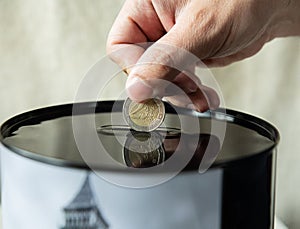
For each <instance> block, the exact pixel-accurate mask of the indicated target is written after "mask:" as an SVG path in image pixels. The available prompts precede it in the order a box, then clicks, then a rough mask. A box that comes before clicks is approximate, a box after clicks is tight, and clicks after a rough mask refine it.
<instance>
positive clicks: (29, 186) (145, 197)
mask: <svg viewBox="0 0 300 229" xmlns="http://www.w3.org/2000/svg"><path fill="white" fill-rule="evenodd" d="M122 105H123V101H103V102H97V103H94V102H87V103H76V104H66V105H60V106H53V107H47V108H42V109H38V110H34V111H30V112H27V113H24V114H20V115H18V116H15V117H13V118H11V119H10V120H8V121H7V122H5V123H4V124H3V125H2V127H1V142H2V146H1V154H2V159H1V176H2V177H1V182H2V190H1V191H2V211H3V228H4V229H20V228H22V229H33V228H34V229H35V228H43V229H54V228H57V229H71V228H72V229H79V228H81V229H100V228H112V229H121V228H126V229H135V228H136V229H140V228H143V229H154V228H155V229H159V228H161V229H168V228H170V229H171V228H172V229H174V228H188V229H199V228H204V229H221V228H222V229H247V228H249V229H254V228H255V229H270V228H273V218H274V194H275V192H274V184H275V166H276V164H275V162H276V145H277V143H278V141H279V134H278V131H277V130H276V128H274V127H273V126H272V125H271V124H269V123H267V122H265V121H263V120H261V119H259V118H256V117H253V116H251V115H247V114H244V113H241V112H237V111H233V110H224V109H219V110H216V111H211V112H206V113H197V112H194V111H191V110H187V109H181V108H176V109H175V108H174V107H172V106H170V105H168V104H165V106H166V117H165V120H164V123H163V125H162V126H161V127H160V128H159V129H158V130H157V131H155V132H151V133H143V132H134V131H132V130H130V129H129V128H128V127H127V126H126V123H125V121H124V119H123V117H122Z"/></svg>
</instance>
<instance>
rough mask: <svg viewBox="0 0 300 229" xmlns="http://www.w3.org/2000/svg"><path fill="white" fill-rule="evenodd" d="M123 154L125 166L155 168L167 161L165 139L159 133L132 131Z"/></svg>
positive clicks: (128, 135)
mask: <svg viewBox="0 0 300 229" xmlns="http://www.w3.org/2000/svg"><path fill="white" fill-rule="evenodd" d="M123 153H124V161H125V164H126V165H127V166H128V167H133V168H148V167H153V166H156V165H159V164H161V163H163V162H164V160H165V150H164V146H163V139H162V136H161V135H160V134H159V133H157V132H151V133H147V132H136V131H130V132H129V133H128V134H127V139H126V142H125V146H124V149H123Z"/></svg>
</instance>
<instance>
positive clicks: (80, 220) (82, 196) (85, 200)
mask: <svg viewBox="0 0 300 229" xmlns="http://www.w3.org/2000/svg"><path fill="white" fill-rule="evenodd" d="M63 211H64V215H65V225H64V226H63V227H61V229H107V228H109V226H108V223H107V222H106V221H105V219H104V218H103V216H102V214H101V212H100V210H99V207H98V204H97V201H96V198H95V196H94V193H93V190H92V187H91V184H90V175H89V174H87V176H86V178H85V180H84V182H83V184H82V186H81V187H80V189H79V191H78V192H77V194H76V195H75V196H74V198H73V199H72V200H71V202H70V203H69V204H67V205H66V206H65V207H64V208H63Z"/></svg>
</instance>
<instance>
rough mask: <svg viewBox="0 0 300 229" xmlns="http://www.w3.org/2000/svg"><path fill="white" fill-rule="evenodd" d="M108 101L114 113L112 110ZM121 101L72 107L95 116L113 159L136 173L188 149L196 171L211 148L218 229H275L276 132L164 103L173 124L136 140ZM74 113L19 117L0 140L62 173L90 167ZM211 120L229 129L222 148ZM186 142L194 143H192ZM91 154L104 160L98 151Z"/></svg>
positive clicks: (66, 109)
mask: <svg viewBox="0 0 300 229" xmlns="http://www.w3.org/2000/svg"><path fill="white" fill-rule="evenodd" d="M113 104H114V105H115V106H116V107H117V110H113V111H112V105H113ZM122 104H123V101H117V102H113V101H105V102H99V103H81V104H77V107H79V108H80V109H78V112H77V113H76V116H77V118H79V120H80V119H81V118H82V120H83V121H84V120H85V118H86V117H87V116H90V115H91V114H93V113H94V112H96V115H95V116H93V117H94V119H95V123H96V127H97V134H98V138H99V140H100V141H101V142H102V143H103V145H104V148H105V150H106V151H108V152H110V155H111V157H112V158H113V159H115V160H116V161H118V162H120V163H121V164H123V165H126V166H129V167H133V168H136V169H139V168H144V167H151V166H155V165H157V164H161V163H163V162H164V161H167V160H168V159H169V158H170V157H171V156H172V155H173V153H174V151H175V150H176V149H179V152H180V153H181V154H183V155H184V153H186V152H187V151H188V150H189V147H192V148H195V149H196V150H195V153H194V155H193V157H192V160H191V161H190V162H189V163H188V165H187V166H186V168H185V170H188V171H189V172H191V171H197V169H198V167H199V164H200V163H201V160H202V158H203V153H204V152H205V151H206V150H207V147H208V143H209V142H212V143H213V144H212V145H213V147H211V148H210V151H211V152H210V153H211V154H212V155H215V156H216V158H215V160H214V163H213V165H212V168H218V169H221V170H222V174H223V175H222V176H223V177H222V190H221V193H222V209H221V212H222V214H221V215H222V225H221V228H222V229H248V228H249V229H270V228H273V217H274V194H275V191H274V190H275V189H274V187H275V182H274V180H275V165H276V163H275V160H276V152H275V151H276V148H275V147H276V145H277V143H278V141H279V134H278V131H277V130H276V128H274V127H273V126H272V125H270V124H269V123H267V122H265V121H263V120H261V119H259V118H256V117H254V116H251V115H247V114H243V113H240V112H236V111H232V110H226V112H225V110H222V109H220V110H217V111H214V112H206V113H197V112H192V111H190V110H186V109H177V114H176V112H175V110H174V109H173V108H172V107H171V106H169V105H168V104H166V112H167V115H166V123H168V119H170V120H172V122H169V123H174V126H172V125H171V126H170V125H169V126H168V125H167V127H166V128H161V129H160V130H157V134H155V137H154V138H153V139H152V140H151V137H149V136H147V134H146V135H145V134H144V135H143V134H142V136H141V134H140V133H137V134H136V133H134V132H132V131H131V130H129V129H128V127H127V126H126V124H125V122H124V120H123V118H122V113H121V108H122ZM72 108H73V106H72V104H67V105H61V106H54V107H48V108H43V109H39V110H35V111H31V112H27V113H24V114H21V115H18V116H16V117H14V118H12V119H10V120H8V121H7V122H5V123H4V124H3V125H2V127H1V141H2V143H3V144H4V145H5V146H6V147H7V148H9V149H10V150H11V152H12V153H17V154H19V155H22V156H24V157H27V158H31V159H34V160H37V161H40V162H44V163H47V164H52V165H57V166H63V167H66V168H67V167H72V168H84V169H87V168H88V166H87V165H86V164H85V161H84V160H83V158H82V156H81V154H80V153H79V150H78V148H77V145H76V142H75V140H74V135H73V129H72V119H71V115H72ZM178 111H179V112H178ZM111 115H115V116H116V120H118V123H111ZM178 115H179V116H180V115H183V116H186V117H189V116H191V117H197V118H198V119H199V123H200V124H201V125H200V126H201V130H199V133H193V134H191V133H185V132H183V131H182V130H181V129H180V125H179V124H178V123H177V122H178V120H177V116H178ZM212 120H218V121H219V122H226V124H227V127H226V133H225V138H224V142H223V144H221V143H220V141H219V138H218V136H215V135H212V134H211V133H210V130H211V129H210V127H211V121H212ZM203 127H204V128H203ZM112 129H114V130H113V131H112ZM182 136H187V138H185V139H188V140H186V141H184V142H182V143H180V144H179V139H180V137H182ZM149 138H150V140H151V141H150V142H149V143H147V144H146V145H144V146H143V147H140V145H143V144H138V143H137V144H136V141H146V140H149ZM194 140H196V141H194ZM190 142H197V145H194V144H191V143H190ZM153 146H155V147H153ZM140 150H141V151H142V152H139V151H140ZM96 153H97V155H98V156H99V155H100V159H101V152H100V153H99V152H96ZM145 153H149V154H148V155H146V154H145ZM97 163H98V164H97V167H99V168H100V169H108V170H112V171H116V172H120V171H118V169H116V168H113V167H107V166H106V164H105V161H102V160H99V161H97ZM200 181H201V179H200V180H199V182H200ZM197 182H198V181H197ZM199 195H201V194H199Z"/></svg>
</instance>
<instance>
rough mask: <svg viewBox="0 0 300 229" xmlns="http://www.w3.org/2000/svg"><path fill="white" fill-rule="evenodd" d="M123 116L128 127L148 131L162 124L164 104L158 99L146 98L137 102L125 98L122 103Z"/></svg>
mask: <svg viewBox="0 0 300 229" xmlns="http://www.w3.org/2000/svg"><path fill="white" fill-rule="evenodd" d="M123 116H124V118H125V121H126V122H127V124H128V125H129V126H130V128H132V129H134V130H136V131H141V132H150V131H153V130H155V129H157V128H158V127H159V126H160V125H161V124H162V122H163V120H164V117H165V106H164V103H163V102H162V101H161V100H159V99H148V100H146V101H144V102H143V103H137V102H134V101H132V100H131V99H130V98H127V99H126V101H125V102H124V105H123Z"/></svg>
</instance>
